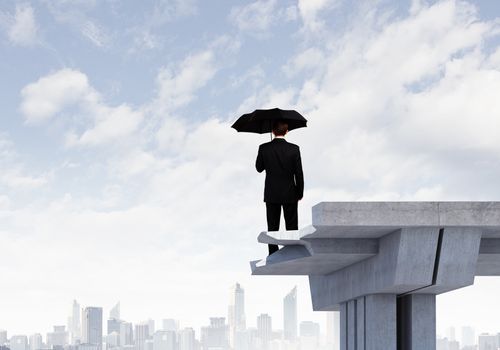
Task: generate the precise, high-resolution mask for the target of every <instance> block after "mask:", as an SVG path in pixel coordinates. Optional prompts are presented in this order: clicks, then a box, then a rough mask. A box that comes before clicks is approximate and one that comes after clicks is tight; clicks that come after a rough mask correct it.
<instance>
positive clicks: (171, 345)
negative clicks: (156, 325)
mask: <svg viewBox="0 0 500 350" xmlns="http://www.w3.org/2000/svg"><path fill="white" fill-rule="evenodd" d="M176 347H177V337H176V334H175V332H174V331H157V332H155V334H154V335H153V350H176Z"/></svg>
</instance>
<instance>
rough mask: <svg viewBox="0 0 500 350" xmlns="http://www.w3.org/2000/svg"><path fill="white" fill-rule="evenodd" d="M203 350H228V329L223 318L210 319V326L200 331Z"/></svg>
mask: <svg viewBox="0 0 500 350" xmlns="http://www.w3.org/2000/svg"><path fill="white" fill-rule="evenodd" d="M201 345H202V349H203V350H208V349H211V348H218V349H227V348H228V345H229V344H228V327H227V325H226V319H225V318H224V317H210V326H208V327H203V328H202V329H201Z"/></svg>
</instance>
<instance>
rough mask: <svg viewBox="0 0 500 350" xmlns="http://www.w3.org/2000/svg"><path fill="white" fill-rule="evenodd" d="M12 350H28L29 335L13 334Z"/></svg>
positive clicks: (10, 346)
mask: <svg viewBox="0 0 500 350" xmlns="http://www.w3.org/2000/svg"><path fill="white" fill-rule="evenodd" d="M9 348H10V350H28V337H27V336H25V335H13V336H12V337H11V338H10V345H9Z"/></svg>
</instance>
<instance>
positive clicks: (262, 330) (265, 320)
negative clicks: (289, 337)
mask: <svg viewBox="0 0 500 350" xmlns="http://www.w3.org/2000/svg"><path fill="white" fill-rule="evenodd" d="M272 335H273V326H272V320H271V316H269V315H268V314H260V315H259V316H258V317H257V337H258V338H259V340H260V348H261V349H269V343H270V341H271V339H272Z"/></svg>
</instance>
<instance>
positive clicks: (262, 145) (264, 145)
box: [259, 141, 272, 148]
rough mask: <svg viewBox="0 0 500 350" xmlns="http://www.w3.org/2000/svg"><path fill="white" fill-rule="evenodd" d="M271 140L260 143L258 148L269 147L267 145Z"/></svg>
mask: <svg viewBox="0 0 500 350" xmlns="http://www.w3.org/2000/svg"><path fill="white" fill-rule="evenodd" d="M271 142H272V141H269V142H265V143H262V144H261V145H260V146H259V148H267V147H269V146H270V145H271Z"/></svg>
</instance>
